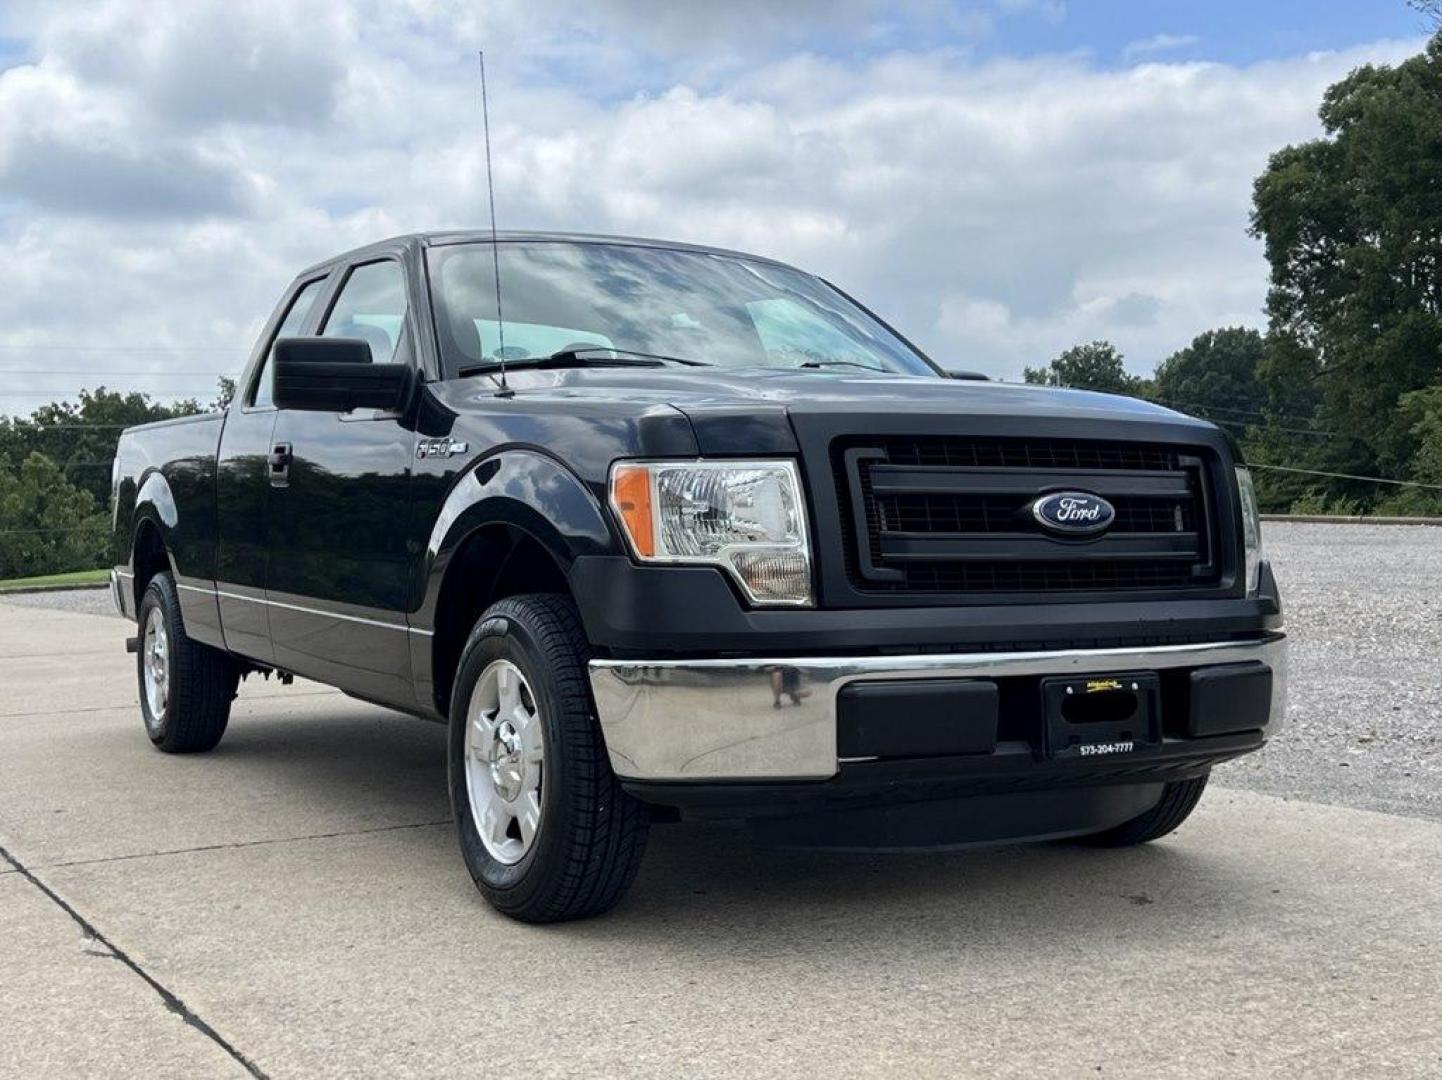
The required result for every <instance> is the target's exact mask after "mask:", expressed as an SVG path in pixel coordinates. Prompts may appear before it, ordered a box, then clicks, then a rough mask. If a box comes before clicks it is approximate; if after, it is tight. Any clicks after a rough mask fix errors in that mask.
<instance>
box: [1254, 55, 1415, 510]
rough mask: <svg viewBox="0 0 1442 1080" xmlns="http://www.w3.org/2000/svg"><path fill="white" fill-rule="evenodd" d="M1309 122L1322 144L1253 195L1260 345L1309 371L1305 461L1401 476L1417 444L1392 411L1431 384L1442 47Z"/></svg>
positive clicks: (1327, 105) (1370, 493) (1339, 485)
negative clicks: (1311, 443)
mask: <svg viewBox="0 0 1442 1080" xmlns="http://www.w3.org/2000/svg"><path fill="white" fill-rule="evenodd" d="M1320 116H1321V119H1322V125H1323V129H1324V134H1323V136H1322V137H1321V138H1319V139H1316V140H1313V141H1311V142H1307V143H1302V144H1300V145H1297V146H1288V147H1286V148H1284V149H1282V150H1280V151H1278V152H1277V153H1276V154H1274V155H1272V158H1271V160H1270V162H1269V164H1268V167H1267V170H1266V171H1265V172H1264V173H1263V174H1262V175H1261V176H1260V177H1258V179H1257V181H1256V184H1255V188H1254V193H1253V194H1254V202H1253V214H1252V231H1253V233H1254V234H1255V235H1256V236H1258V237H1260V238H1261V239H1262V240H1263V241H1264V242H1265V245H1266V253H1267V259H1268V261H1269V263H1270V264H1271V288H1270V290H1269V292H1268V296H1267V311H1268V315H1269V317H1270V320H1271V329H1272V334H1273V336H1274V337H1275V338H1278V339H1280V340H1284V341H1287V342H1290V343H1291V344H1292V346H1294V347H1295V349H1297V350H1299V351H1300V354H1308V353H1309V354H1311V356H1312V357H1313V358H1314V359H1313V361H1312V362H1313V363H1314V364H1315V368H1314V372H1315V379H1316V392H1317V395H1318V398H1319V407H1318V410H1317V420H1318V425H1319V427H1321V428H1323V429H1325V430H1328V431H1331V432H1333V433H1336V434H1335V435H1334V437H1332V438H1330V439H1327V440H1319V441H1318V445H1317V447H1316V449H1315V450H1314V451H1312V452H1311V454H1310V460H1312V461H1313V462H1314V463H1315V464H1317V465H1318V466H1319V467H1323V468H1328V469H1331V470H1332V471H1336V472H1351V473H1365V474H1371V475H1382V476H1389V477H1405V476H1407V475H1409V473H1410V471H1411V468H1412V459H1413V457H1414V455H1415V454H1416V453H1417V451H1418V449H1419V445H1420V444H1419V439H1420V436H1419V435H1418V433H1417V431H1416V427H1417V425H1416V423H1415V422H1413V421H1411V420H1409V419H1408V418H1407V417H1406V416H1404V415H1403V411H1402V410H1400V409H1399V408H1398V404H1399V401H1400V400H1401V399H1402V397H1403V395H1405V394H1408V393H1410V392H1412V391H1415V390H1419V389H1423V388H1425V387H1428V386H1430V385H1433V384H1434V383H1437V382H1438V381H1439V380H1442V35H1439V36H1437V37H1434V38H1433V39H1432V40H1431V41H1429V42H1428V44H1427V47H1426V49H1425V50H1424V51H1423V52H1422V53H1421V54H1420V55H1419V56H1416V57H1413V58H1412V59H1410V60H1407V61H1405V62H1403V63H1402V64H1399V65H1397V66H1396V67H1388V66H1379V65H1367V66H1365V67H1361V68H1358V69H1357V70H1356V71H1354V72H1353V73H1352V74H1351V75H1349V76H1347V78H1345V79H1343V80H1342V81H1341V82H1339V83H1336V84H1335V85H1333V86H1331V87H1330V88H1329V89H1328V90H1327V91H1326V93H1325V95H1324V97H1323V100H1322V106H1321V109H1320ZM1298 355H1299V354H1294V355H1292V356H1291V358H1290V360H1289V362H1295V361H1297V360H1298ZM1305 366H1306V365H1305V363H1302V364H1299V365H1298V368H1297V370H1296V371H1295V372H1294V373H1293V374H1294V375H1295V376H1297V377H1303V376H1304V375H1305V372H1304V370H1303V369H1304V368H1305ZM1329 486H1330V490H1331V492H1332V493H1333V494H1334V495H1338V496H1353V497H1358V498H1362V499H1365V500H1369V501H1370V500H1375V499H1377V498H1378V497H1379V493H1378V492H1377V490H1376V488H1375V487H1372V486H1368V485H1356V484H1351V483H1347V482H1335V481H1334V482H1332V483H1331V484H1330V485H1329Z"/></svg>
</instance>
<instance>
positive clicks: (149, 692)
mask: <svg viewBox="0 0 1442 1080" xmlns="http://www.w3.org/2000/svg"><path fill="white" fill-rule="evenodd" d="M140 649H141V660H142V665H143V667H142V670H143V671H144V673H145V703H146V704H147V705H148V706H150V715H149V716H148V717H146V722H147V723H148V724H149V725H150V727H151V728H152V729H159V728H160V726H161V724H163V723H164V722H165V706H166V705H167V704H168V703H169V701H170V638H169V637H168V636H167V635H166V633H165V614H164V612H162V611H161V610H160V608H158V607H153V608H151V609H150V614H149V615H148V616H146V619H145V640H144V641H143V642H141V645H140Z"/></svg>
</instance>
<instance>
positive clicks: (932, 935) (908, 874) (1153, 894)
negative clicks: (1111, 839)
mask: <svg viewBox="0 0 1442 1080" xmlns="http://www.w3.org/2000/svg"><path fill="white" fill-rule="evenodd" d="M1262 876H1265V875H1259V874H1257V873H1256V872H1255V869H1254V868H1248V867H1246V866H1245V865H1239V864H1238V863H1236V862H1233V861H1231V860H1229V859H1228V858H1227V856H1226V854H1225V852H1220V851H1216V850H1213V849H1211V848H1210V847H1206V848H1203V847H1199V846H1197V845H1189V846H1182V845H1180V844H1178V843H1177V841H1176V840H1175V839H1172V840H1168V841H1163V842H1161V843H1159V844H1153V845H1150V846H1148V847H1145V848H1139V849H1132V850H1122V851H1101V850H1094V849H1088V848H1083V847H1080V846H1078V845H1072V844H1066V843H1043V844H1030V845H1010V846H1005V847H977V848H969V849H962V850H954V851H936V852H918V853H914V854H912V853H909V854H877V855H868V854H856V853H829V852H815V851H809V852H807V851H802V852H798V851H782V850H775V849H769V848H763V847H758V846H755V845H754V844H753V843H752V842H751V839H750V837H749V835H748V834H747V832H746V831H745V829H744V828H740V827H735V828H733V827H726V826H716V825H711V824H704V825H703V824H693V825H680V826H671V827H667V828H664V829H659V830H656V831H655V832H654V833H653V839H652V844H651V847H650V849H649V850H648V852H647V856H646V862H645V864H644V865H643V867H642V870H641V873H640V875H639V876H638V880H637V881H636V884H635V886H634V888H633V890H632V893H631V895H630V897H629V898H628V900H627V901H625V902H623V904H622V906H621V907H620V908H619V909H618V910H617V911H616V912H614V913H613V914H612V915H610V916H609V917H606V918H604V919H601V920H597V921H596V922H594V923H588V924H585V925H584V926H582V927H579V928H578V930H579V932H581V933H583V934H586V935H587V936H595V937H597V938H600V939H610V938H615V937H630V936H633V935H638V936H640V937H643V938H644V937H649V936H650V934H651V932H652V931H651V930H650V928H651V927H655V926H664V927H665V940H666V945H665V948H666V949H667V950H676V949H682V950H688V951H692V952H695V953H699V954H704V955H709V956H711V957H714V958H718V959H719V958H721V957H727V958H729V959H730V960H733V961H734V959H735V958H736V955H737V950H738V949H739V950H741V951H742V952H746V951H750V950H756V951H758V954H759V953H768V952H769V954H771V955H784V954H791V955H802V954H806V953H809V952H813V951H815V950H817V949H823V948H831V947H836V946H837V945H843V946H851V947H857V948H865V949H868V950H871V949H875V948H881V949H883V950H885V949H888V948H889V949H895V950H902V951H914V950H916V949H918V948H929V947H941V946H943V945H945V947H948V948H950V947H954V946H956V945H960V944H962V943H964V942H965V941H967V939H968V938H970V937H972V936H975V937H976V938H977V939H978V940H982V941H989V942H993V943H995V942H998V941H1007V942H1010V943H1011V944H1009V946H1008V947H1009V948H1015V949H1016V950H1017V951H1018V952H1019V953H1025V952H1028V951H1030V950H1031V949H1033V948H1036V949H1045V950H1047V951H1048V954H1049V955H1053V956H1054V955H1055V950H1056V948H1057V947H1058V943H1059V942H1060V943H1061V946H1062V947H1063V948H1067V947H1071V948H1079V947H1090V946H1095V945H1099V944H1102V943H1105V942H1111V943H1112V944H1113V945H1116V946H1118V947H1125V946H1126V945H1127V944H1128V943H1133V944H1135V943H1137V942H1138V941H1146V940H1148V939H1153V940H1157V941H1161V940H1165V939H1168V938H1172V937H1175V936H1177V935H1179V934H1181V933H1183V932H1185V933H1187V934H1188V935H1191V936H1193V937H1194V936H1195V935H1196V934H1197V933H1199V932H1200V933H1206V934H1218V933H1222V932H1224V930H1225V929H1226V928H1227V927H1229V926H1234V925H1236V920H1238V919H1239V918H1247V917H1251V916H1253V915H1255V914H1256V913H1255V912H1254V911H1253V910H1252V908H1253V905H1254V903H1257V902H1261V903H1263V904H1265V903H1266V901H1268V900H1271V899H1273V898H1272V897H1271V896H1270V891H1269V890H1267V889H1260V888H1259V884H1260V883H1259V881H1258V880H1257V879H1258V877H1262ZM1199 924H1201V925H1199ZM1203 926H1209V927H1210V928H1209V929H1202V927H1203ZM1182 927H1187V929H1186V930H1185V931H1183V930H1182Z"/></svg>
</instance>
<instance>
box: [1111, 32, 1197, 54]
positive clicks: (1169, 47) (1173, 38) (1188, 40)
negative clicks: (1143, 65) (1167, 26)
mask: <svg viewBox="0 0 1442 1080" xmlns="http://www.w3.org/2000/svg"><path fill="white" fill-rule="evenodd" d="M1201 40H1202V39H1201V38H1199V37H1197V36H1196V35H1195V34H1153V35H1152V36H1151V37H1147V38H1140V39H1138V40H1136V41H1131V42H1128V43H1127V45H1126V47H1125V48H1124V49H1122V59H1123V60H1135V59H1137V58H1138V57H1142V56H1153V55H1155V54H1156V53H1164V52H1174V51H1175V50H1177V49H1185V48H1187V47H1189V46H1191V45H1197V44H1200V43H1201Z"/></svg>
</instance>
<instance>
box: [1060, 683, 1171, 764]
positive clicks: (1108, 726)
mask: <svg viewBox="0 0 1442 1080" xmlns="http://www.w3.org/2000/svg"><path fill="white" fill-rule="evenodd" d="M1041 701H1042V719H1043V723H1042V729H1043V735H1044V746H1043V750H1044V752H1045V754H1046V756H1047V757H1049V758H1063V759H1065V758H1088V759H1098V760H1100V759H1102V758H1108V757H1125V756H1128V755H1130V754H1134V753H1137V752H1138V751H1141V750H1146V749H1149V748H1151V747H1153V746H1156V745H1157V744H1158V743H1160V742H1161V737H1162V717H1161V679H1160V678H1159V677H1158V676H1157V673H1156V672H1154V671H1124V672H1117V673H1115V674H1108V675H1086V676H1081V677H1075V678H1073V677H1057V678H1048V679H1042V681H1041Z"/></svg>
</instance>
